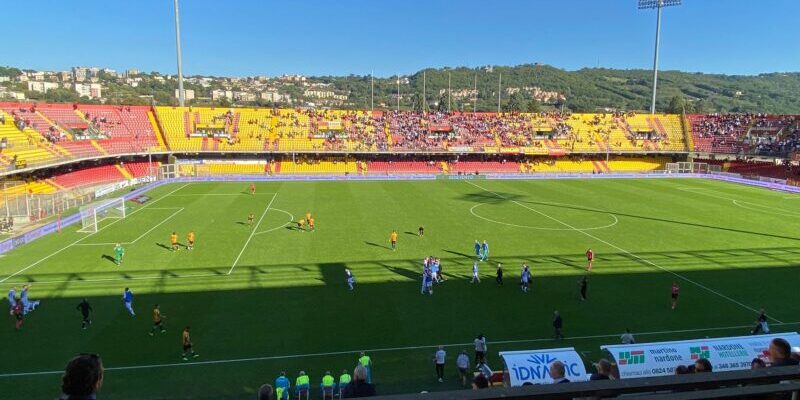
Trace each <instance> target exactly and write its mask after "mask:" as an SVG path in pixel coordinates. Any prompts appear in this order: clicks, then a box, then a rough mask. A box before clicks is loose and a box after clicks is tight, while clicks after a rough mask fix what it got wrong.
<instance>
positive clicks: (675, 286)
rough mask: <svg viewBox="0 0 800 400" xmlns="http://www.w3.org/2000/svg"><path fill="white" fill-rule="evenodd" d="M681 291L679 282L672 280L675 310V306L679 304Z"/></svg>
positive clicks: (673, 307) (673, 306)
mask: <svg viewBox="0 0 800 400" xmlns="http://www.w3.org/2000/svg"><path fill="white" fill-rule="evenodd" d="M680 291H681V287H680V286H678V284H677V283H675V282H672V309H673V310H674V309H675V307H677V306H678V293H679V292H680Z"/></svg>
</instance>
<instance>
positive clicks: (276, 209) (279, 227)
mask: <svg viewBox="0 0 800 400" xmlns="http://www.w3.org/2000/svg"><path fill="white" fill-rule="evenodd" d="M270 211H277V212H282V213H284V214H286V215H288V216H289V220H288V221H286V222H284V223H283V225H280V226H276V227H274V228H270V229H267V230H265V231H259V232H256V233H255V234H256V235H260V234H262V233H267V232H272V231H275V230H278V229H281V228H283V227H285V226H286V225H289V224H291V223H292V222H293V221H294V215H292V213H290V212H288V211H286V210H281V209H280V208H270V209H269V211H267V214H269V212H270Z"/></svg>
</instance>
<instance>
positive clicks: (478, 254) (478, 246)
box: [475, 239, 483, 260]
mask: <svg viewBox="0 0 800 400" xmlns="http://www.w3.org/2000/svg"><path fill="white" fill-rule="evenodd" d="M475 257H477V258H478V260H481V259H482V258H483V257H481V242H479V241H478V240H477V239H476V240H475Z"/></svg>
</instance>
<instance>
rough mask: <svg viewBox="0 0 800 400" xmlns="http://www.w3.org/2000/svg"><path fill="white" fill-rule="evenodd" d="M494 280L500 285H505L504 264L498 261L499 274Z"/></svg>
mask: <svg viewBox="0 0 800 400" xmlns="http://www.w3.org/2000/svg"><path fill="white" fill-rule="evenodd" d="M494 280H495V281H496V282H497V284H498V285H500V286H503V264H500V263H497V275H496V276H495V278H494Z"/></svg>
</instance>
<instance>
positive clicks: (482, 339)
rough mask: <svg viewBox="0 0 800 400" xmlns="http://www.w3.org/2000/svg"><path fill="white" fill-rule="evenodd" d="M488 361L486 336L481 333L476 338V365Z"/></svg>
mask: <svg viewBox="0 0 800 400" xmlns="http://www.w3.org/2000/svg"><path fill="white" fill-rule="evenodd" d="M485 360H486V336H483V334H482V333H481V334H480V335H478V337H476V338H475V365H480V363H482V362H484V361H485Z"/></svg>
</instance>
